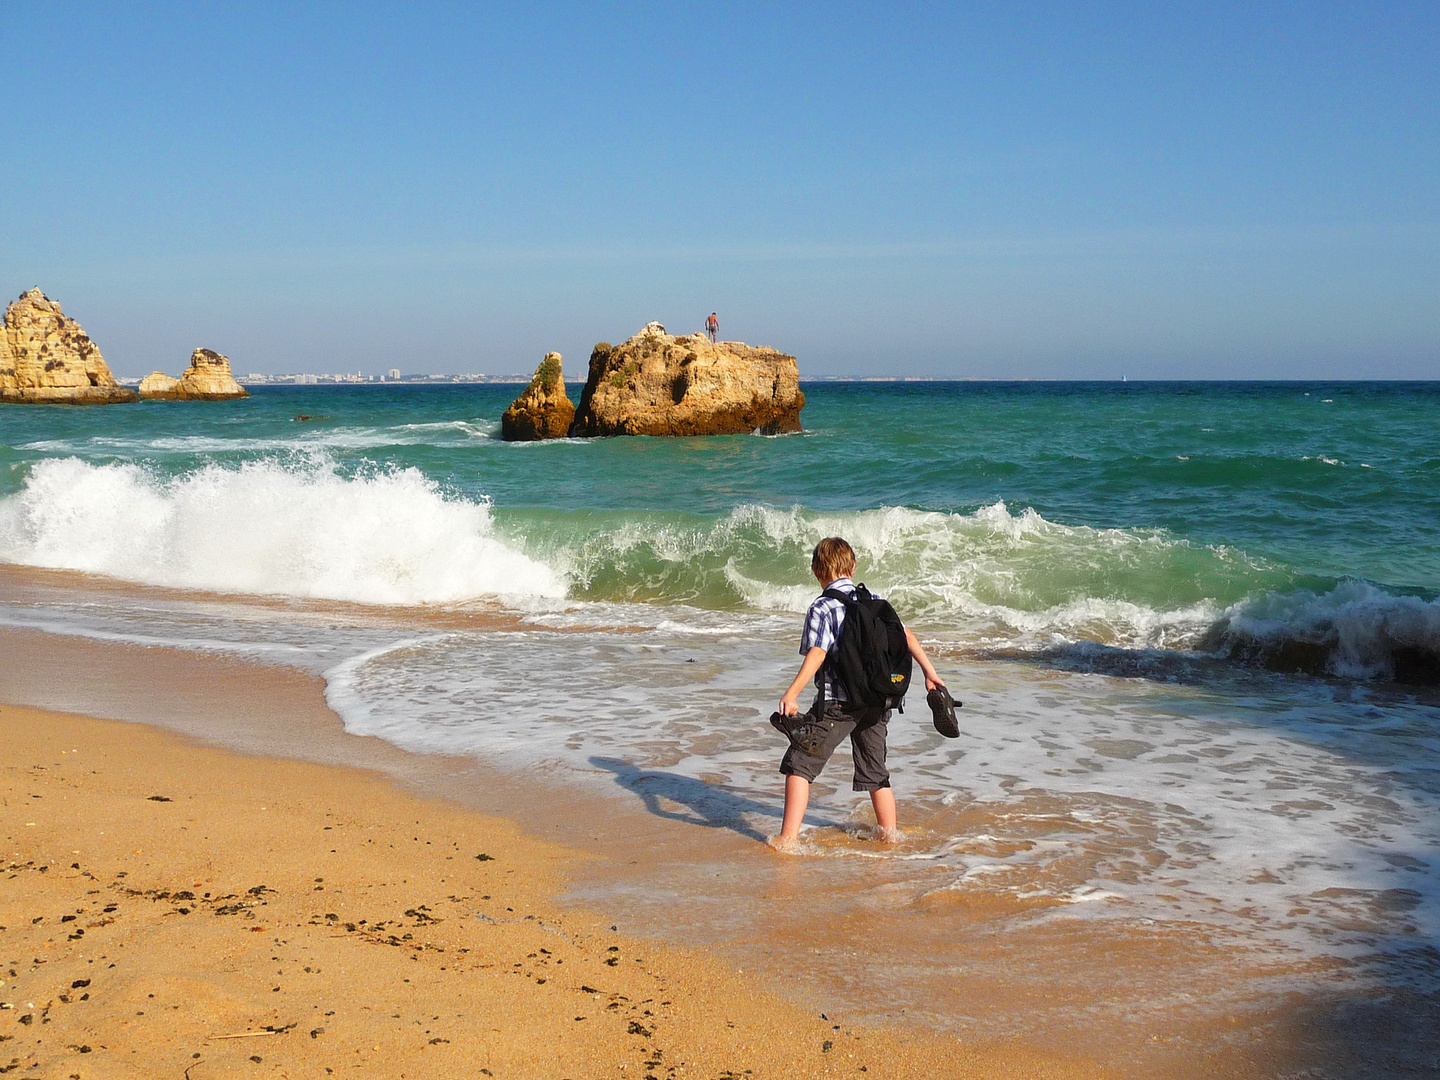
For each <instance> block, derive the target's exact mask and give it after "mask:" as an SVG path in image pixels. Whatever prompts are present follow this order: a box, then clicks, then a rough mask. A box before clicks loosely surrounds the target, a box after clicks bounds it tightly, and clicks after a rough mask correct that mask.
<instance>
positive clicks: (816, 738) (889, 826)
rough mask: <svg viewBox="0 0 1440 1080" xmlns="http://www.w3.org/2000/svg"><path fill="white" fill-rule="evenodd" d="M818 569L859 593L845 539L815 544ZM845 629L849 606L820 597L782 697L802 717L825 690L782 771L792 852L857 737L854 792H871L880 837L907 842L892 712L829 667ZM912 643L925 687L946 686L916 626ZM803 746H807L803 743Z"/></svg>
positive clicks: (829, 583)
mask: <svg viewBox="0 0 1440 1080" xmlns="http://www.w3.org/2000/svg"><path fill="white" fill-rule="evenodd" d="M810 570H811V572H813V573H814V575H815V577H816V579H817V580H818V581H819V582H820V585H821V588H822V590H824V591H828V590H832V589H833V590H836V591H838V592H842V593H845V594H847V595H849V596H852V597H853V596H854V595H855V589H856V586H855V582H854V581H853V580H851V578H852V575H853V574H854V573H855V552H854V551H853V550H852V549H851V547H850V545H849V544H847V543H846V542H845V541H844V540H842V539H840V537H838V536H829V537H826V538H825V539H824V540H821V541H820V543H818V544H816V545H815V552H814V554H812V555H811V557H810ZM844 625H845V604H844V603H843V602H842V601H840V600H836V599H835V598H833V597H829V596H821V597H819V598H818V599H817V600H816V601H815V602H814V603H813V604H811V605H810V610H809V611H808V612H806V614H805V627H804V629H803V630H802V631H801V633H800V654H801V655H802V656H804V657H805V659H804V660H803V661H802V662H801V664H800V671H799V673H798V674H797V675H796V676H795V681H794V682H792V683H791V684H790V688H789V689H788V690H786V691H785V696H784V697H782V698H781V699H780V715H781V716H786V717H789V716H797V715H798V714H799V712H800V703H799V698H800V691H801V690H802V689H803V688H804V686H805V684H806V683H807V682H809V681H810V680H811V679H814V680H815V687H816V689H817V690H818V691H819V693H818V694H816V696H815V704H814V705H812V706H811V707H810V712H809V713H808V714H807V716H806V723H805V724H804V725H802V726H801V727H799V728H797V731H796V734H799V733H800V731H804V732H805V734H806V736H807V737H806V738H803V739H800V740H796V739H795V738H793V737H792V739H791V744H790V749H789V750H787V751H786V752H785V757H784V759H783V760H782V761H781V762H780V771H781V772H782V773H784V775H785V817H784V821H783V823H782V824H781V826H780V835H779V836H777V837H776V838H775V846H776V847H780V848H784V847H787V846H789V845H791V844H794V843H795V842H796V840H798V839H799V837H800V823H801V822H802V821H803V820H804V818H805V808H806V806H808V805H809V803H810V784H811V782H812V781H813V780H814V779H815V778H816V777H817V776H819V775H820V770H821V769H823V768H824V767H825V762H827V761H829V760H830V755H831V754H833V753H834V752H835V749H836V747H838V746H839V745H840V744H841V743H842V742H843V741H844V740H845V738H846V736H849V738H850V748H851V751H852V752H853V753H854V756H855V781H854V785H853V786H854V789H855V790H856V791H868V792H869V793H870V802H871V803H872V804H873V805H874V807H875V822H876V824H877V826H878V827H879V835H880V838H881V839H883V840H885V841H887V842H891V843H893V842H894V841H896V840H898V839H899V833H898V832H897V830H896V827H895V794H894V792H892V791H891V789H890V772H889V770H887V769H886V768H885V727H886V724H887V722H888V721H889V719H890V710H889V709H886V708H875V707H867V706H864V705H861V704H857V703H852V702H850V701H849V700H847V699H846V694H845V689H844V687H843V686H841V685H840V684H839V682H838V680H836V679H835V678H834V677H833V672H832V671H831V670H830V665H827V664H826V662H825V661H826V659H827V658H828V657H829V656H830V653H831V651H832V650H833V649H834V648H835V646H836V643H837V642H838V641H839V638H840V631H841V629H842V628H843V627H844ZM905 641H906V644H907V645H908V646H909V649H910V656H911V657H912V658H913V660H914V662H915V663H916V664H918V665H919V667H920V670H921V671H922V672H923V673H924V675H925V689H926V690H927V691H928V690H934V689H935V688H936V687H937V686H944V685H945V681H944V680H943V679H941V678H940V676H939V675H937V674H936V673H935V668H934V665H932V664H931V663H930V658H929V657H928V656H926V655H925V650H924V649H923V648H921V646H920V642H918V641H917V640H915V635H914V634H913V633H912V632H911V631H910V629H909V628H908V627H907V628H906V629H905ZM802 742H803V743H804V744H805V745H804V746H802V745H800V743H802Z"/></svg>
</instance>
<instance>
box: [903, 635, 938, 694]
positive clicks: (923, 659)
mask: <svg viewBox="0 0 1440 1080" xmlns="http://www.w3.org/2000/svg"><path fill="white" fill-rule="evenodd" d="M905 642H906V644H908V645H909V646H910V655H911V656H912V657H914V659H915V662H916V663H917V664H919V665H920V670H921V671H922V672H924V674H925V689H926V690H934V689H935V687H937V686H944V685H945V680H944V679H942V678H940V676H939V675H938V674H936V672H935V665H934V664H932V663H930V657H928V656H926V655H925V647H924V646H923V645H921V644H920V642H919V640H918V639H917V638H916V637H915V634H914V632H913V631H911V629H910V628H909V627H908V626H907V627H906V628H905Z"/></svg>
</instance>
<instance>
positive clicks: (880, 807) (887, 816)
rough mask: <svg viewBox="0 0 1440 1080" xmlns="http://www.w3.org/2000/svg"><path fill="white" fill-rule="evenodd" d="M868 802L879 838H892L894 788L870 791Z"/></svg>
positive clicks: (893, 830) (893, 827) (893, 832)
mask: <svg viewBox="0 0 1440 1080" xmlns="http://www.w3.org/2000/svg"><path fill="white" fill-rule="evenodd" d="M870 804H871V805H872V806H874V807H875V824H876V825H878V826H879V827H880V839H882V840H894V839H895V789H894V788H888V787H882V788H879V789H878V790H875V791H872V792H870ZM787 807H788V802H787Z"/></svg>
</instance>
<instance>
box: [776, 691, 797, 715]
mask: <svg viewBox="0 0 1440 1080" xmlns="http://www.w3.org/2000/svg"><path fill="white" fill-rule="evenodd" d="M799 712H800V702H799V700H798V699H796V698H793V697H791V696H790V695H789V694H786V695H785V696H784V697H782V698H781V699H780V715H781V716H796V715H798V714H799Z"/></svg>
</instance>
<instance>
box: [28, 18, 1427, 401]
mask: <svg viewBox="0 0 1440 1080" xmlns="http://www.w3.org/2000/svg"><path fill="white" fill-rule="evenodd" d="M5 22H6V26H5V32H4V54H5V58H4V61H3V64H0V89H3V91H4V98H5V102H6V108H5V113H4V118H3V120H0V133H3V137H4V146H5V154H4V159H5V167H4V178H3V180H0V221H3V227H0V288H3V289H5V290H7V291H8V293H9V294H10V295H11V296H13V295H16V294H18V293H19V292H20V291H21V290H22V289H25V288H28V287H29V286H31V285H36V284H38V285H40V286H41V287H42V288H43V289H45V290H46V292H48V293H49V294H50V295H51V296H53V297H55V298H56V299H58V300H60V301H61V303H62V304H64V306H65V308H66V310H67V311H68V312H70V313H71V314H73V315H75V316H76V317H78V318H79V319H80V320H81V321H82V323H83V324H84V325H85V327H86V329H87V330H88V331H89V332H90V334H91V336H92V337H94V338H95V339H96V341H97V342H98V344H99V345H100V347H101V349H102V351H103V352H104V353H105V354H106V356H107V358H109V360H110V361H111V364H112V366H113V367H114V368H115V369H116V370H117V371H118V372H120V373H122V374H142V373H144V372H147V371H149V370H150V369H151V368H154V367H160V368H166V369H170V370H171V371H172V372H174V371H178V370H179V369H180V367H182V366H183V364H184V362H185V360H186V358H187V357H188V356H189V353H190V350H191V349H193V348H194V347H196V346H199V345H205V346H209V347H211V348H216V349H219V350H221V351H223V352H226V353H228V354H229V355H230V356H232V357H233V358H234V359H235V361H236V366H237V368H238V369H239V370H240V371H241V372H242V373H243V372H247V371H295V370H309V371H331V370H365V371H372V372H376V371H381V370H384V369H387V368H390V367H399V368H402V369H404V370H407V371H486V372H492V373H493V372H500V371H517V370H521V369H525V370H529V369H532V368H533V367H534V365H535V364H536V363H537V362H538V361H539V359H540V357H541V355H542V354H543V353H544V352H545V351H546V350H547V349H559V350H560V351H562V352H563V353H564V354H565V359H566V370H567V374H568V375H570V376H572V377H573V376H575V375H578V374H580V373H581V372H583V368H584V365H585V361H586V358H587V357H588V354H589V348H590V346H591V345H592V344H593V343H594V342H595V341H597V340H600V339H607V340H612V341H615V340H620V339H622V338H624V337H626V336H628V335H629V334H631V333H634V332H635V331H636V330H638V329H639V328H640V327H641V326H642V325H643V324H644V323H645V322H646V321H647V320H649V319H659V320H661V321H662V322H664V323H665V324H666V325H667V326H668V327H669V328H670V329H671V330H672V331H681V332H689V331H693V330H697V329H699V328H700V325H701V322H702V320H703V319H704V317H705V315H706V314H708V313H709V312H710V311H711V310H712V309H713V310H718V311H719V313H720V319H721V330H722V334H723V336H726V337H734V338H737V339H741V340H746V341H750V342H752V343H762V344H769V345H774V346H776V347H778V348H781V349H784V350H786V351H789V352H793V353H795V354H796V355H797V356H798V357H799V359H800V363H801V371H802V373H806V374H817V375H818V374H913V375H935V376H948V377H968V376H980V377H1037V378H1057V377H1058V378H1118V377H1119V376H1121V375H1128V376H1129V377H1131V378H1138V377H1159V378H1206V377H1256V376H1275V377H1298V378H1304V377H1351V378H1365V377H1413V378H1440V123H1437V121H1440V5H1437V4H1435V3H1434V2H1433V0H1431V2H1427V3H1411V4H1405V3H1394V4H1370V5H1356V4H1325V3H1308V4H1293V5H1287V4H1263V3H1262V4H1254V3H1236V4H1203V5H1202V4H1103V3H1101V4H1084V5H1081V4H1072V3H1063V4H1053V5H1043V4H1025V3H1013V2H1009V3H996V4H974V5H954V4H946V5H934V6H928V5H921V4H894V5H878V4H877V5H856V4H828V5H821V4H815V5H808V4H807V5H789V6H785V5H775V4H757V5H747V4H725V5H718V4H717V5H713V6H708V7H707V6H701V5H686V4H675V3H663V4H655V5H638V4H636V5H623V6H614V7H611V6H601V5H577V6H574V7H568V6H564V7H562V6H551V7H543V8H535V7H532V6H531V5H516V6H514V7H505V6H503V5H498V4H490V5H471V4H464V5H454V6H451V5H440V4H429V5H425V4H407V5H401V4H395V5H376V4H324V5H319V4H313V5H312V4H291V3H285V4H275V5H261V4H250V5H245V4H208V3H189V2H187V3H177V4H173V5H154V6H147V5H134V4H115V5H99V4H95V5H89V4H67V3H57V4H45V3H41V4H37V5H33V6H32V5H26V6H24V7H16V6H10V7H9V8H8V9H7V12H6V19H5Z"/></svg>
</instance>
